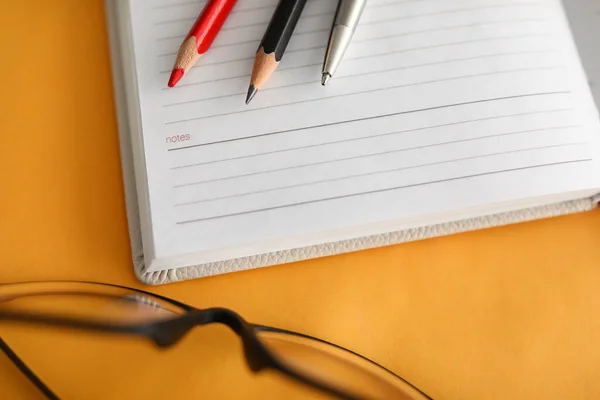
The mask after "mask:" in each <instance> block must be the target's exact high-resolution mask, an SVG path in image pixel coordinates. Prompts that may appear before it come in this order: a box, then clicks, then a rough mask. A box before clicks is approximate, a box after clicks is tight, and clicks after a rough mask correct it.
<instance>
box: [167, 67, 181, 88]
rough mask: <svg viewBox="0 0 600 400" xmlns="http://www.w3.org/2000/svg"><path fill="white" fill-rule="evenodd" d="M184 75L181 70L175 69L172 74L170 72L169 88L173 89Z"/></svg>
mask: <svg viewBox="0 0 600 400" xmlns="http://www.w3.org/2000/svg"><path fill="white" fill-rule="evenodd" d="M184 74H185V71H184V70H183V69H181V68H176V69H174V70H173V72H171V77H170V78H169V87H173V86H175V85H177V82H179V80H180V79H181V78H183V75H184Z"/></svg>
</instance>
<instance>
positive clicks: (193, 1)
mask: <svg viewBox="0 0 600 400" xmlns="http://www.w3.org/2000/svg"><path fill="white" fill-rule="evenodd" d="M424 1H430V2H431V1H436V0H395V1H394V0H392V1H391V2H389V3H386V4H407V3H422V2H424ZM437 1H439V0H437ZM205 4H206V1H202V0H188V1H183V2H179V3H176V2H170V3H168V4H161V5H158V6H153V7H152V9H154V10H162V9H167V8H175V7H181V6H187V5H199V6H201V7H204V5H205ZM376 4H377V3H376ZM275 5H276V3H273V5H270V6H268V7H269V8H271V7H275ZM257 8H260V6H259V7H257ZM265 8H266V6H265Z"/></svg>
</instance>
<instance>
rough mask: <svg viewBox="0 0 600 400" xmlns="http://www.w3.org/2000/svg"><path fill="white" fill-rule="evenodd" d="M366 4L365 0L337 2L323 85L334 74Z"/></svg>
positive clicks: (326, 54)
mask: <svg viewBox="0 0 600 400" xmlns="http://www.w3.org/2000/svg"><path fill="white" fill-rule="evenodd" d="M366 4H367V0H340V2H339V3H338V8H337V11H336V13H335V19H334V21H333V27H332V28H331V34H330V36H329V43H328V45H327V52H326V53H325V61H324V63H323V75H322V77H321V84H322V85H323V86H325V85H326V84H327V81H329V79H330V78H331V77H332V76H333V75H334V74H335V71H336V70H337V68H338V66H339V65H340V62H341V61H342V59H343V58H344V53H346V49H347V48H348V45H349V44H350V41H351V40H352V35H354V30H355V29H356V27H357V26H358V21H359V20H360V16H361V15H362V12H363V10H364V9H365V5H366Z"/></svg>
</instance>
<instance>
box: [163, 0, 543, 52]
mask: <svg viewBox="0 0 600 400" xmlns="http://www.w3.org/2000/svg"><path fill="white" fill-rule="evenodd" d="M536 5H539V3H520V4H509V5H506V4H503V5H491V6H483V7H482V6H479V7H471V8H462V9H455V10H445V11H438V12H430V13H423V14H415V15H409V16H403V17H392V18H386V19H380V20H376V21H371V22H364V23H361V24H360V27H365V26H370V25H378V24H385V23H388V22H395V21H406V20H410V19H416V18H425V17H434V16H439V15H447V14H458V13H462V12H470V11H479V10H488V9H497V8H510V7H518V6H521V7H523V6H536ZM371 8H374V6H371ZM333 15H334V13H333V12H331V13H325V14H323V13H319V14H314V15H306V16H304V17H303V18H304V20H303V21H305V20H308V19H310V18H315V17H328V16H331V17H333ZM261 25H264V22H259V23H252V24H247V25H239V26H235V27H224V28H221V31H234V30H236V29H240V28H251V27H254V26H261ZM316 32H322V29H318V30H314V31H307V32H300V34H307V33H316ZM258 39H259V38H257V40H258ZM157 40H158V39H157ZM217 47H218V45H217V46H213V48H217ZM175 55H177V51H173V52H169V53H165V54H158V55H157V57H172V56H175Z"/></svg>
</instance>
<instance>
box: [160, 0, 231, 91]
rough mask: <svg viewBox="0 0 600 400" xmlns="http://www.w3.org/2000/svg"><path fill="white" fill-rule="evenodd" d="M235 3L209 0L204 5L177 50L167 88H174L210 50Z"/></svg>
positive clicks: (226, 0)
mask: <svg viewBox="0 0 600 400" xmlns="http://www.w3.org/2000/svg"><path fill="white" fill-rule="evenodd" d="M236 2H237V0H209V1H208V3H206V6H205V7H204V9H203V10H202V13H200V16H199V17H198V19H197V20H196V23H195V24H194V26H193V27H192V29H190V32H189V33H188V35H187V36H186V37H185V39H184V41H183V43H182V45H181V47H180V48H179V53H178V54H177V60H176V61H175V65H174V66H173V72H171V77H170V78H169V87H173V86H175V85H176V84H177V82H179V80H180V79H181V78H182V77H183V75H185V73H186V72H187V71H188V70H189V69H190V68H192V67H193V66H194V64H195V63H196V61H198V59H199V58H200V56H201V55H202V54H204V53H206V51H207V50H208V49H209V48H210V45H211V44H212V42H213V41H214V40H215V38H216V37H217V34H218V33H219V31H220V30H221V27H222V26H223V23H224V22H225V20H226V19H227V17H228V16H229V13H230V12H231V10H232V9H233V6H234V5H235V3H236Z"/></svg>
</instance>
